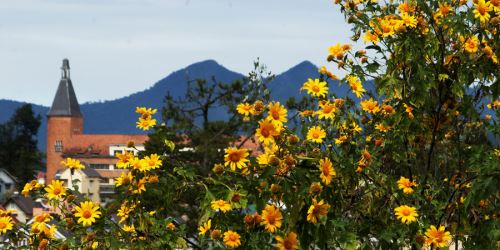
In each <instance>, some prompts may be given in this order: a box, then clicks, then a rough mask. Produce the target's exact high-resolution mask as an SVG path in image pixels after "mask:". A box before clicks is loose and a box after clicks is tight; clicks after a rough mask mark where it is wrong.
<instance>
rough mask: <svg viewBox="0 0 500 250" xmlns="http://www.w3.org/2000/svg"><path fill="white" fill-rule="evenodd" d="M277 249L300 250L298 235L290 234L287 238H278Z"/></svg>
mask: <svg viewBox="0 0 500 250" xmlns="http://www.w3.org/2000/svg"><path fill="white" fill-rule="evenodd" d="M276 241H278V243H277V244H276V247H277V248H278V249H279V250H297V249H298V248H299V243H298V242H297V234H296V233H294V232H290V233H289V234H288V235H287V236H286V237H285V238H283V237H281V236H276Z"/></svg>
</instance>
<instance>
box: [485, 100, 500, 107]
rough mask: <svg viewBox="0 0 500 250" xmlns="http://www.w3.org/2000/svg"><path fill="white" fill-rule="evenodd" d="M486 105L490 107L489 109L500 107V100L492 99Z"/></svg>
mask: <svg viewBox="0 0 500 250" xmlns="http://www.w3.org/2000/svg"><path fill="white" fill-rule="evenodd" d="M486 107H488V108H489V109H497V108H498V107H500V101H491V102H490V103H488V104H487V105H486Z"/></svg>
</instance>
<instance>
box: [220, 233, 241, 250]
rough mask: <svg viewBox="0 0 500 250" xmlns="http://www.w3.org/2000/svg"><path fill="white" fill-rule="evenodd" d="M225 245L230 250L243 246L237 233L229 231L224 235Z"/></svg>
mask: <svg viewBox="0 0 500 250" xmlns="http://www.w3.org/2000/svg"><path fill="white" fill-rule="evenodd" d="M224 244H226V246H227V247H229V248H237V247H239V246H240V245H241V241H240V235H239V234H238V233H237V232H234V231H231V230H228V231H227V232H225V233H224Z"/></svg>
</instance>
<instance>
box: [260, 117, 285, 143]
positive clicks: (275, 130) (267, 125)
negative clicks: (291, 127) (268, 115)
mask: <svg viewBox="0 0 500 250" xmlns="http://www.w3.org/2000/svg"><path fill="white" fill-rule="evenodd" d="M255 134H256V135H257V136H258V138H259V141H260V142H262V143H264V145H269V144H270V143H273V142H274V137H275V136H278V135H279V134H280V128H279V127H276V126H275V125H274V124H273V123H272V122H271V121H269V120H262V121H260V122H259V128H257V130H256V131H255Z"/></svg>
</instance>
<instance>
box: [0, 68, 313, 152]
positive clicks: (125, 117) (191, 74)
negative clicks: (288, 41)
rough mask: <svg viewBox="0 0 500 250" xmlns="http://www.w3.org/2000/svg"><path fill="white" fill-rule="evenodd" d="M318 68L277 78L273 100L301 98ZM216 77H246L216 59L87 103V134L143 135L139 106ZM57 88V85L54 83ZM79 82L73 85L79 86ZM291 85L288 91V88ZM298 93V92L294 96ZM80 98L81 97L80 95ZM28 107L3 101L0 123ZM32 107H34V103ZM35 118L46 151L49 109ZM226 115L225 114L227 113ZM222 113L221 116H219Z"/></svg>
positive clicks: (177, 94)
mask: <svg viewBox="0 0 500 250" xmlns="http://www.w3.org/2000/svg"><path fill="white" fill-rule="evenodd" d="M317 72H318V68H317V66H316V65H314V64H313V63H311V62H310V61H307V60H305V61H302V62H300V63H298V64H296V65H294V66H292V67H291V68H290V69H288V70H286V71H284V72H282V73H280V74H278V75H276V78H275V79H274V80H273V81H272V82H271V83H270V86H269V88H270V90H271V93H274V94H272V97H273V98H274V99H276V100H280V101H281V100H282V99H284V98H286V97H289V96H299V95H300V93H299V88H300V86H301V85H302V83H303V82H304V81H306V80H307V78H308V77H314V76H316V75H317V74H318V73H317ZM212 77H215V79H216V80H217V81H220V82H232V81H234V80H238V79H242V78H243V77H245V75H243V74H240V73H238V72H235V71H232V70H230V69H227V68H226V67H224V66H223V65H221V64H219V63H218V62H217V61H215V60H213V59H207V60H202V61H199V62H195V63H193V64H190V65H188V66H186V67H184V68H182V69H179V70H175V71H172V72H171V73H170V74H168V75H166V76H165V77H164V78H162V79H160V80H158V81H157V82H155V83H154V84H152V85H151V86H150V87H148V88H146V89H144V90H142V91H137V92H134V93H131V94H130V95H127V96H123V97H119V98H116V99H114V100H106V101H98V102H85V103H82V104H80V109H81V111H82V113H83V115H84V133H89V134H141V133H144V132H142V131H140V130H138V129H136V128H135V121H136V119H137V115H136V114H135V107H136V106H147V107H152V108H158V109H161V107H162V106H163V99H164V97H165V95H166V94H167V92H168V93H170V94H171V95H172V96H174V97H181V96H183V95H184V94H185V92H186V89H187V84H186V83H187V81H189V80H195V79H207V80H209V79H211V78H212ZM54 84H57V81H56V80H54ZM78 84H79V83H78V82H76V83H73V85H76V86H78ZM285 84H287V86H286V88H284V87H283V86H285ZM297 86H298V87H297ZM292 91H295V92H292ZM53 94H54V95H55V93H53ZM76 94H77V96H78V93H76ZM24 104H28V103H27V102H23V101H16V100H7V99H0V123H4V122H6V121H7V120H8V119H9V118H10V117H11V116H12V115H13V113H14V112H15V109H17V108H18V107H20V106H22V105H24ZM30 104H31V103H30ZM32 105H33V109H34V111H35V114H37V115H40V116H41V117H42V124H41V126H40V128H39V131H38V141H39V143H38V148H39V149H40V150H42V151H45V145H46V133H47V117H46V114H47V112H48V110H49V107H47V106H43V105H38V104H32ZM223 112H224V111H223ZM219 113H220V112H219Z"/></svg>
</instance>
